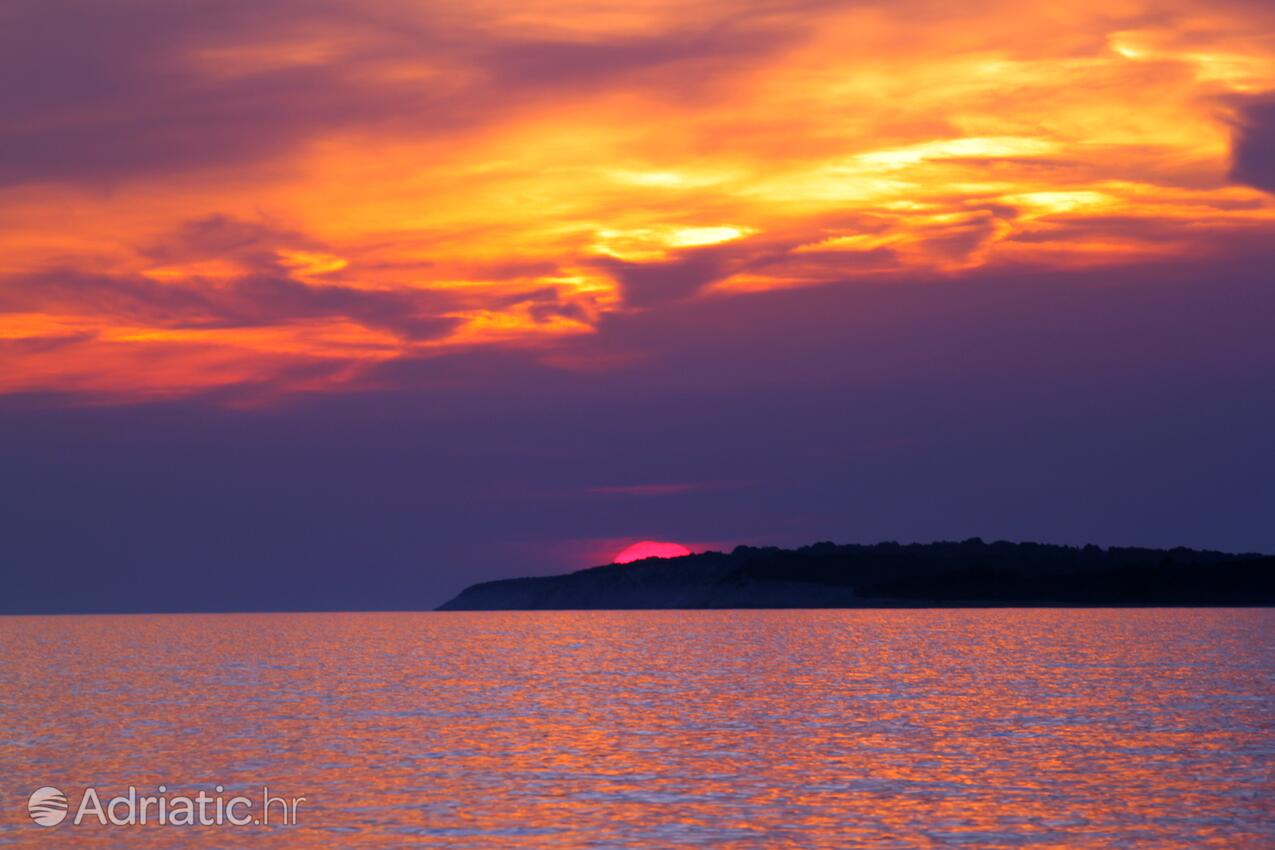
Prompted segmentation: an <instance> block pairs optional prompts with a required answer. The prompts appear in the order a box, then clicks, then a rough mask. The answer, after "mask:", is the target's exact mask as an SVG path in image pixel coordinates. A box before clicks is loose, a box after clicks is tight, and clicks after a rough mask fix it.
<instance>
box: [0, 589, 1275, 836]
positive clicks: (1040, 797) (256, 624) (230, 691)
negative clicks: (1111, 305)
mask: <svg viewBox="0 0 1275 850" xmlns="http://www.w3.org/2000/svg"><path fill="white" fill-rule="evenodd" d="M130 789H131V790H130ZM201 795H202V797H203V799H204V801H205V803H204V806H205V810H204V811H203V812H199V811H194V812H193V813H192V809H195V808H197V806H198V805H199V803H198V801H199V798H200V796H201ZM146 798H149V800H150V802H149V803H148V804H144V802H143V801H144V799H146ZM235 800H238V801H239V802H238V803H232V801H235ZM183 801H184V802H183ZM245 801H246V802H245ZM161 807H162V808H163V810H164V816H163V817H161V816H160V811H161ZM141 808H145V810H146V811H145V815H146V817H145V822H142V819H143V818H142V813H139V811H138V810H139V809H141ZM263 815H264V817H263ZM229 816H233V818H234V822H231V820H229V819H228V817H229ZM192 817H193V820H191V818H192ZM218 818H220V820H218ZM39 821H43V822H44V824H45V825H42V824H41V823H40V822H39ZM77 821H78V822H77ZM0 846H4V847H24V848H25V847H30V848H49V847H56V848H63V847H69V848H78V847H85V848H107V847H109V848H130V850H134V849H135V848H141V850H145V849H146V848H240V847H243V848H398V847H403V848H406V847H444V848H661V850H662V848H682V847H687V848H689V847H696V848H710V847H711V848H785V847H794V848H802V847H812V848H830V850H831V848H835V850H846V849H847V848H859V847H862V848H939V847H942V848H946V847H958V848H999V847H1015V848H1017V847H1040V848H1043V847H1069V848H1144V847H1145V848H1176V847H1182V848H1188V847H1189V848H1201V847H1219V848H1271V847H1275V610H1273V609H1203V608H1191V609H1146V608H1138V609H962V610H922V609H918V610H815V611H808V610H807V611H787V610H785V611H647V612H610V611H599V612H589V611H578V612H516V613H504V612H501V613H495V612H493V613H471V612H455V613H346V614H340V613H336V614H224V615H222V614H210V615H144V616H132V615H128V616H58V617H0Z"/></svg>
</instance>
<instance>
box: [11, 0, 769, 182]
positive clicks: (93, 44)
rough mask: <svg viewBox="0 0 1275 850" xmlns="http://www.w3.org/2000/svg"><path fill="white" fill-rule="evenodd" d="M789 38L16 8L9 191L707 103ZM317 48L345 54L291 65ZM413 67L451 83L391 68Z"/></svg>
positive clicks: (729, 23) (257, 10)
mask: <svg viewBox="0 0 1275 850" xmlns="http://www.w3.org/2000/svg"><path fill="white" fill-rule="evenodd" d="M791 35H792V33H791V31H790V30H786V29H783V28H775V27H772V28H769V29H761V28H756V27H748V26H745V25H743V24H740V23H738V22H736V21H735V20H733V19H732V17H731V16H729V15H727V16H726V18H725V21H724V22H710V23H708V24H698V25H690V24H688V25H686V26H685V27H683V28H682V29H681V30H679V31H677V32H673V33H668V34H662V35H650V36H642V37H637V36H633V37H614V38H608V39H606V40H604V41H596V42H581V41H549V40H545V39H543V38H536V37H533V36H528V38H527V39H525V40H518V39H516V38H513V37H510V36H509V35H507V34H499V35H493V34H492V33H491V32H489V31H488V30H487V29H486V27H485V22H483V21H482V20H481V18H480V17H478V16H476V15H475V16H472V17H465V16H462V15H456V14H450V15H449V14H445V13H444V11H443V10H441V9H438V8H434V7H430V6H419V5H417V6H411V7H390V6H387V5H385V4H373V5H368V4H358V3H306V2H300V0H283V2H279V3H269V4H255V3H239V2H229V3H227V2H220V1H219V0H217V1H216V2H208V0H191V1H190V2H182V3H166V2H162V0H119V2H112V3H99V2H94V0H65V2H58V3H45V2H39V0H16V2H12V3H8V4H6V5H5V8H4V10H3V11H2V12H0V79H4V80H5V81H6V85H5V86H3V87H0V115H3V116H4V121H3V122H2V123H0V184H5V183H8V184H13V183H23V182H28V181H41V180H58V181H61V180H82V179H114V178H121V177H129V176H133V175H137V174H144V173H166V172H174V171H183V170H193V169H199V168H204V167H208V166H218V165H226V164H232V163H234V164H239V163H243V162H257V161H262V160H267V159H269V158H270V157H272V156H275V155H277V154H280V153H282V152H284V151H287V150H289V149H290V148H291V147H292V146H294V145H295V144H297V143H298V142H300V141H301V140H304V139H306V138H308V137H310V136H311V135H313V134H316V133H320V132H322V133H331V132H339V131H346V130H351V129H356V128H357V129H364V130H370V129H375V130H376V131H377V132H379V133H382V134H386V133H393V132H395V131H396V130H401V131H403V132H407V133H410V134H411V135H412V136H413V137H417V138H419V137H420V136H422V135H429V134H439V133H446V132H449V131H453V130H456V129H458V128H463V127H469V126H474V125H476V124H482V123H488V122H491V121H493V120H499V119H500V118H501V117H502V116H504V115H507V114H508V113H509V112H511V111H513V110H518V109H524V108H527V107H528V106H530V105H532V104H533V103H536V102H539V101H542V100H545V99H550V100H552V99H555V98H561V97H563V96H567V95H570V94H571V93H572V92H575V91H583V90H587V89H594V88H599V87H603V86H606V85H608V84H611V83H615V82H616V81H617V80H619V79H621V78H628V79H631V80H632V81H633V82H634V83H635V84H639V85H641V84H646V85H649V86H651V87H653V88H654V89H657V90H660V91H662V92H664V93H665V94H670V93H676V94H677V95H678V96H693V92H694V91H695V90H696V89H697V88H698V87H700V86H703V85H708V84H710V83H711V82H712V80H713V79H714V78H715V77H716V76H717V75H719V74H721V73H723V72H726V71H729V70H730V69H731V68H732V67H734V66H736V65H738V64H740V63H744V62H748V61H752V60H755V58H756V55H757V53H758V52H759V51H763V50H769V49H774V48H775V47H777V46H779V45H781V44H784V43H787V41H788V40H789V39H790V37H791ZM307 40H310V41H313V42H315V43H320V44H326V45H327V46H328V47H329V48H330V50H329V53H327V54H322V53H321V54H319V55H317V56H315V57H313V58H311V59H307V60H304V61H296V62H293V63H291V64H289V63H287V62H285V61H282V59H283V58H284V57H286V55H287V52H288V50H289V47H288V45H289V44H294V43H300V44H302V45H303V46H304V43H305V42H306V41H307ZM254 46H255V47H256V48H257V49H258V50H261V51H263V52H264V54H265V55H266V56H267V57H270V56H272V55H273V56H275V57H277V58H279V59H280V60H281V61H278V62H276V63H274V64H270V63H269V62H266V63H263V64H262V65H261V66H260V67H252V66H251V65H249V66H247V67H243V68H238V67H235V63H236V62H242V61H244V60H243V59H242V58H241V57H239V58H237V57H236V55H235V52H234V50H235V49H237V48H253V47H254ZM227 49H228V50H227ZM218 50H226V52H224V53H220V54H219V53H218V52H217V51H218ZM413 64H416V65H422V66H425V67H428V68H430V69H431V71H437V70H439V69H441V74H438V75H436V76H435V77H433V78H431V80H430V81H429V82H422V81H420V80H419V79H415V80H414V79H411V76H410V75H406V76H404V75H398V76H397V77H396V76H395V75H394V74H393V73H383V72H385V71H387V70H391V71H392V70H393V69H396V68H401V67H404V66H410V65H413ZM219 66H220V67H219ZM669 74H673V75H674V76H675V77H676V79H677V86H676V87H670V86H669V81H670V78H669V76H668V75H669Z"/></svg>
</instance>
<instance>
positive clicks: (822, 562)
mask: <svg viewBox="0 0 1275 850" xmlns="http://www.w3.org/2000/svg"><path fill="white" fill-rule="evenodd" d="M1273 604H1275V557H1272V556H1269V555H1259V554H1242V555H1236V554H1227V553H1224V552H1214V551H1207V550H1204V551H1202V550H1195V549H1185V548H1175V549H1146V548H1136V547H1108V548H1103V547H1100V546H1093V545H1089V546H1058V545H1050V544H1041V543H1010V542H1004V541H998V542H993V543H985V542H984V541H982V540H981V539H978V538H973V539H970V540H965V541H960V542H937V543H925V544H919V543H914V544H899V543H878V544H875V545H838V544H834V543H816V544H814V545H812V546H803V547H801V548H799V549H780V548H773V547H754V546H739V547H736V548H735V549H734V550H732V551H730V552H702V553H699V554H693V555H687V556H684V557H680V558H648V559H646V560H642V561H635V562H632V563H628V564H608V565H606V566H600V567H593V568H591V569H584V570H579V571H577V572H573V573H567V574H564V575H551V576H537V577H528V578H511V579H503V580H499V581H486V582H482V583H480V584H475V585H472V586H471V587H468V588H466V589H465V590H464V591H462V592H461V593H460V594H459V595H458V596H456V597H455V598H454V599H451V600H450V601H448V602H446V603H444V604H443V605H442V606H440V607H439V609H438V610H440V611H511V610H583V609H621V610H625V609H668V608H896V607H897V608H905V607H910V608H915V607H974V606H996V607H1010V606H1057V607H1064V606H1111V605H1137V606H1158V605H1168V606H1186V605H1198V606H1206V605H1208V606H1214V605H1233V606H1264V605H1273Z"/></svg>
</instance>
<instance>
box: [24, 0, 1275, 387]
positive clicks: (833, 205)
mask: <svg viewBox="0 0 1275 850" xmlns="http://www.w3.org/2000/svg"><path fill="white" fill-rule="evenodd" d="M145 5H146V4H142V6H141V7H136V8H135V7H134V6H129V7H127V8H124V7H112V6H111V5H110V4H107V5H105V6H103V5H101V4H89V5H88V6H86V7H85V9H84V10H82V11H83V16H84V20H83V21H81V22H80V23H81V24H82V26H79V27H77V28H76V29H75V30H73V31H67V32H62V31H60V29H59V28H60V27H62V26H64V24H63V23H61V22H62V21H63V20H65V18H64V17H61V16H59V15H58V14H56V13H55V12H54V11H53V10H51V9H49V8H47V7H43V6H41V5H40V4H34V5H31V6H29V7H23V8H22V9H21V11H20V13H17V14H15V15H13V16H12V17H13V20H12V21H10V22H8V24H7V26H6V32H5V34H4V35H3V36H0V39H3V41H4V42H5V44H3V45H0V47H5V48H7V49H6V50H4V51H3V54H4V55H5V56H6V59H4V60H3V61H4V62H5V63H7V65H8V66H13V67H11V68H10V69H9V70H12V71H14V73H17V72H19V71H23V70H24V69H26V70H27V71H30V70H31V69H36V68H38V69H39V70H40V72H41V75H42V76H41V77H40V78H41V79H42V80H44V81H45V83H44V84H43V85H42V86H38V87H34V88H33V89H32V90H30V91H25V92H21V93H18V92H15V93H13V94H10V95H6V98H7V100H5V101H4V102H0V109H3V110H4V113H5V118H6V120H5V122H4V124H3V127H0V153H3V156H0V162H3V163H4V165H3V166H0V354H2V356H3V357H2V360H0V392H19V391H22V392H29V391H68V392H76V393H92V394H97V395H101V396H103V397H107V398H111V397H133V396H138V395H151V394H156V393H158V394H167V395H180V394H184V393H190V392H200V391H206V390H208V389H210V388H218V387H227V386H237V385H243V384H255V383H261V384H266V385H269V386H271V387H273V388H275V390H276V391H287V390H314V389H324V388H327V387H332V386H341V385H345V384H347V383H349V382H352V381H358V380H360V376H362V375H364V374H365V373H366V370H367V367H368V366H369V365H374V364H377V363H383V362H386V361H387V360H394V359H399V358H413V357H429V356H434V355H437V354H440V353H447V352H454V351H457V350H461V349H468V348H473V347H483V346H504V347H508V346H518V347H527V348H530V349H532V350H533V351H535V352H536V356H539V357H542V358H543V359H544V360H545V362H548V363H554V362H557V361H558V360H561V359H562V357H561V355H560V354H559V353H557V352H555V350H554V346H555V341H556V340H561V339H564V338H568V337H573V336H578V335H581V334H589V333H592V332H594V330H595V329H596V328H597V327H598V325H599V323H600V322H602V321H604V320H605V318H606V316H608V315H611V314H615V313H618V312H626V311H634V310H641V309H644V308H645V307H647V306H649V305H652V304H655V303H659V302H665V303H667V302H669V301H677V300H679V299H697V298H713V297H732V298H747V297H749V293H752V292H756V291H759V290H767V289H774V288H780V287H804V286H818V285H853V282H854V281H855V280H858V279H881V278H893V277H898V278H903V277H905V276H909V275H915V274H917V273H925V274H943V275H950V276H955V277H958V278H959V276H960V275H961V274H962V273H964V272H966V271H968V270H971V269H977V268H984V267H989V266H1012V267H1022V268H1032V267H1036V268H1050V269H1052V268H1059V267H1066V268H1083V267H1086V266H1092V265H1109V264H1118V263H1135V262H1141V261H1145V260H1162V259H1164V258H1171V257H1174V256H1178V255H1192V256H1199V255H1208V254H1210V253H1217V254H1221V253H1223V252H1224V251H1225V250H1226V246H1227V245H1228V244H1230V240H1231V239H1233V238H1246V237H1247V235H1251V234H1258V233H1262V232H1270V230H1271V228H1272V226H1273V224H1275V203H1272V198H1271V196H1270V195H1269V194H1267V192H1266V191H1264V190H1269V189H1270V188H1271V181H1270V177H1269V175H1270V173H1271V170H1272V164H1271V160H1270V156H1271V155H1270V154H1269V153H1265V146H1263V145H1261V144H1260V140H1261V139H1264V138H1267V137H1269V135H1270V121H1269V111H1270V107H1269V102H1270V101H1269V97H1268V96H1267V95H1265V94H1264V93H1266V92H1270V91H1272V90H1275V48H1272V46H1271V45H1272V43H1275V42H1273V41H1272V37H1273V36H1275V11H1272V10H1270V9H1268V8H1266V7H1265V6H1264V5H1262V4H1256V3H1238V2H1237V3H1228V2H1220V3H1219V2H1209V3H1204V2H1169V3H1164V2H1157V3H1154V4H1153V3H1149V2H1135V1H1134V0H1128V1H1126V0H1117V2H1114V3H1113V2H1103V3H1098V2H1084V3H1072V4H1067V5H1066V7H1065V8H1063V7H1049V8H1046V7H1039V6H1030V5H1026V6H1024V5H1022V4H1011V3H1008V2H981V3H973V4H959V5H957V6H951V5H944V4H935V3H931V2H922V1H921V0H914V2H902V3H880V4H873V3H869V4H862V3H854V4H842V3H832V2H827V3H813V4H803V5H802V6H801V7H800V8H796V9H793V10H789V11H780V10H775V9H765V10H758V9H756V8H755V7H754V6H752V5H751V4H747V3H734V2H718V3H707V4H701V5H700V6H697V7H695V8H693V9H688V8H687V7H686V6H685V4H673V3H671V2H644V3H630V4H625V5H624V7H623V8H622V9H621V8H618V7H615V6H613V5H612V6H606V5H598V4H593V3H576V2H569V0H562V2H550V3H545V4H541V5H533V6H532V7H527V6H526V5H525V4H514V3H503V2H496V3H491V4H481V5H480V6H471V7H450V6H443V5H428V4H427V5H424V6H421V5H419V4H405V3H404V4H400V3H390V4H383V5H381V6H378V11H377V12H376V14H372V13H370V12H368V11H367V8H366V6H365V4H356V3H353V2H351V3H348V4H344V5H341V4H327V5H325V6H324V7H323V8H322V9H315V8H312V7H311V6H310V5H309V4H301V3H283V4H278V5H277V6H273V7H272V9H271V10H270V11H268V12H262V13H261V14H248V13H247V12H246V11H245V10H243V9H240V8H238V7H236V8H230V7H228V6H227V7H221V6H210V7H208V8H207V9H204V10H203V11H202V12H201V13H200V14H202V15H203V16H204V17H205V18H206V20H203V19H191V18H189V17H187V16H180V15H177V14H175V13H174V12H172V11H171V10H168V9H167V7H166V6H165V5H164V4H155V5H154V7H153V8H150V9H145V8H143V7H144V6H145ZM143 12H145V14H143ZM15 78H16V77H15Z"/></svg>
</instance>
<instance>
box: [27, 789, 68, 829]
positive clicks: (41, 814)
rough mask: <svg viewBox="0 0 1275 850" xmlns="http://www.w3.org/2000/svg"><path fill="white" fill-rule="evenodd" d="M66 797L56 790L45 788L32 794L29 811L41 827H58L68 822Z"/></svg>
mask: <svg viewBox="0 0 1275 850" xmlns="http://www.w3.org/2000/svg"><path fill="white" fill-rule="evenodd" d="M66 808H67V803H66V795H65V794H63V793H62V792H61V791H59V790H58V789H56V788H50V787H49V786H47V785H46V786H44V787H43V788H37V789H35V790H34V791H32V792H31V796H30V797H29V798H28V799H27V811H28V812H30V813H31V820H33V821H35V822H36V823H38V824H39V825H40V826H57V825H58V824H60V823H61V822H62V821H64V820H66Z"/></svg>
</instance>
